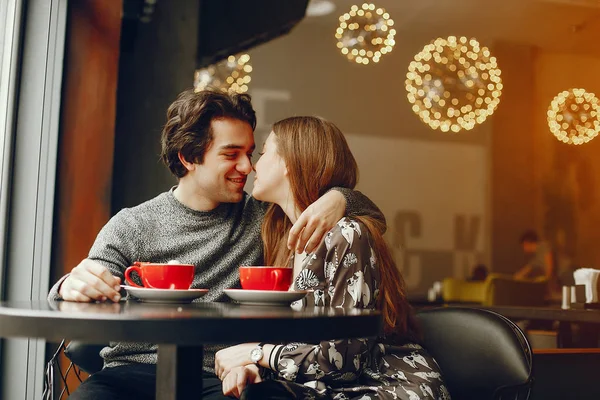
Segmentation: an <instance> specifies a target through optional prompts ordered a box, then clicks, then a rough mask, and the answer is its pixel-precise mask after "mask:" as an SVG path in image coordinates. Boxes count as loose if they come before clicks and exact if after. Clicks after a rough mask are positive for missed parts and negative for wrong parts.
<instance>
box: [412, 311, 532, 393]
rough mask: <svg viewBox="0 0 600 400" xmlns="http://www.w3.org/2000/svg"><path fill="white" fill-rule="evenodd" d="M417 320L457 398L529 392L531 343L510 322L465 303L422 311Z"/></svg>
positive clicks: (427, 345)
mask: <svg viewBox="0 0 600 400" xmlns="http://www.w3.org/2000/svg"><path fill="white" fill-rule="evenodd" d="M417 320H418V321H419V323H420V326H421V329H422V332H423V339H424V342H423V345H424V347H425V348H426V349H427V351H428V352H429V353H430V354H431V355H432V356H433V357H434V358H435V359H436V361H437V362H438V364H439V366H440V368H441V370H442V373H443V376H444V381H445V383H446V386H447V387H448V390H449V391H450V394H451V396H452V399H453V400H463V399H478V400H487V399H499V398H500V397H501V396H502V398H505V397H504V396H509V397H506V398H510V399H519V398H524V399H527V398H528V397H529V392H530V389H531V385H532V377H531V374H532V354H531V347H530V346H529V343H528V342H527V339H526V338H525V335H524V334H523V332H522V331H521V329H520V328H519V327H518V326H516V325H515V324H514V323H513V322H512V321H510V320H508V319H507V318H505V317H503V316H502V315H499V314H497V313H494V312H491V311H486V310H479V309H475V308H466V307H446V308H435V309H428V310H423V311H420V312H418V313H417ZM521 395H522V397H519V396H521Z"/></svg>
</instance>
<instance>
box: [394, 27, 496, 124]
mask: <svg viewBox="0 0 600 400" xmlns="http://www.w3.org/2000/svg"><path fill="white" fill-rule="evenodd" d="M500 73H501V71H500V69H499V68H498V65H497V63H496V58H495V57H492V56H490V51H489V49H488V48H487V47H481V46H480V45H479V42H478V41H477V40H475V39H470V40H468V39H467V38H466V37H461V38H460V39H457V38H456V37H455V36H450V37H448V38H447V39H443V38H438V39H435V40H434V41H433V42H431V43H430V44H428V45H427V46H425V47H424V48H423V50H422V51H421V52H420V53H418V54H417V55H415V58H414V61H412V62H411V63H410V65H409V67H408V73H407V74H406V78H407V79H406V81H405V85H406V91H407V92H408V94H407V97H408V101H409V102H410V103H411V104H412V105H413V106H412V109H413V111H414V112H415V113H416V114H417V115H418V116H419V118H421V120H422V121H423V122H424V123H426V124H428V125H429V126H430V127H431V128H432V129H440V130H441V131H442V132H449V131H452V132H459V131H461V130H462V129H465V130H471V129H473V128H474V127H475V125H477V124H481V123H483V122H484V121H485V120H486V118H487V117H488V116H490V115H492V114H493V113H494V111H495V109H496V107H498V104H499V103H500V95H501V94H502V87H503V86H502V79H501V78H500Z"/></svg>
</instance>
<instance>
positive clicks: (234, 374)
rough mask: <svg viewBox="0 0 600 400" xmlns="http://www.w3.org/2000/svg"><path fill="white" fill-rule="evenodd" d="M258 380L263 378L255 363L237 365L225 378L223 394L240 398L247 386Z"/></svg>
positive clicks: (260, 380)
mask: <svg viewBox="0 0 600 400" xmlns="http://www.w3.org/2000/svg"><path fill="white" fill-rule="evenodd" d="M258 382H262V378H261V377H260V374H259V371H258V367H257V366H256V365H255V364H249V365H246V366H244V367H235V368H233V369H231V371H229V373H228V374H227V375H226V376H225V379H223V394H224V395H225V396H235V397H236V398H238V399H239V398H240V396H241V395H242V392H243V391H244V389H245V388H246V386H248V385H251V384H253V383H258Z"/></svg>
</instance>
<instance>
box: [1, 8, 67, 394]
mask: <svg viewBox="0 0 600 400" xmlns="http://www.w3.org/2000/svg"><path fill="white" fill-rule="evenodd" d="M66 11H67V0H28V1H25V0H2V1H0V37H1V39H0V41H1V42H0V156H1V157H2V160H1V170H0V171H1V174H0V240H1V241H0V298H1V299H2V300H9V301H13V300H23V299H27V300H29V299H32V300H36V299H40V300H43V299H45V297H46V293H47V289H48V284H49V276H50V251H51V241H52V217H53V205H54V186H55V174H56V154H57V142H58V125H59V115H60V114H59V108H60V95H61V81H62V69H63V53H64V40H65V26H66V15H67V12H66ZM44 352H45V346H44V341H42V340H35V339H32V340H30V339H7V340H3V341H2V347H1V354H0V356H1V362H0V368H1V370H0V372H1V375H0V379H1V381H0V388H1V389H0V390H1V393H0V398H1V399H10V400H13V399H15V400H20V399H39V398H41V391H42V376H43V367H44V356H45V354H44Z"/></svg>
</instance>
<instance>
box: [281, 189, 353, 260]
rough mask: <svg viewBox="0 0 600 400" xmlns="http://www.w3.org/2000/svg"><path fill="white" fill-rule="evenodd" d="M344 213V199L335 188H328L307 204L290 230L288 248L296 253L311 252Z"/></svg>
mask: <svg viewBox="0 0 600 400" xmlns="http://www.w3.org/2000/svg"><path fill="white" fill-rule="evenodd" d="M345 213H346V199H345V198H344V196H343V195H342V194H341V193H340V192H338V191H337V190H330V191H329V192H327V193H325V194H324V195H323V196H321V198H319V200H317V201H315V202H314V203H313V204H311V205H310V206H308V208H306V210H304V212H303V213H302V214H300V217H298V220H297V221H296V223H295V224H294V225H293V226H292V229H291V230H290V235H289V237H288V242H287V245H288V249H290V250H291V249H295V251H296V253H299V254H300V253H302V252H303V251H306V252H307V253H312V252H313V251H314V250H315V249H316V248H317V247H318V246H319V244H320V243H321V240H323V236H325V234H326V233H327V232H328V231H329V230H330V229H331V228H333V227H334V226H335V224H336V223H337V222H338V221H339V220H340V219H342V217H343V216H344V215H345Z"/></svg>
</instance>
